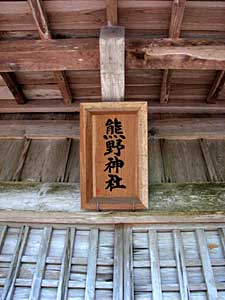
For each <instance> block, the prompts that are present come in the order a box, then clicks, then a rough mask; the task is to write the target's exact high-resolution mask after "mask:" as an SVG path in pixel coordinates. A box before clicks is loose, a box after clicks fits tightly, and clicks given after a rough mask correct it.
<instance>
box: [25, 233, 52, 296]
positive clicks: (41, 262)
mask: <svg viewBox="0 0 225 300" xmlns="http://www.w3.org/2000/svg"><path fill="white" fill-rule="evenodd" d="M51 234H52V227H45V228H44V230H43V234H42V240H41V245H40V249H39V255H38V259H37V264H36V269H35V273H34V276H33V280H32V286H31V292H30V297H29V300H38V299H39V296H40V292H41V283H42V279H43V275H44V271H45V263H46V257H47V255H48V249H49V244H50V238H51Z"/></svg>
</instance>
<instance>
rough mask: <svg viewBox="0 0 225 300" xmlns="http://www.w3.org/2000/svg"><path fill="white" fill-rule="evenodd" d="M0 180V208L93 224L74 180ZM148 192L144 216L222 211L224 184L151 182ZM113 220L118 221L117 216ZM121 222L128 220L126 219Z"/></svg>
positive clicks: (105, 221)
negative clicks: (57, 213) (58, 214)
mask: <svg viewBox="0 0 225 300" xmlns="http://www.w3.org/2000/svg"><path fill="white" fill-rule="evenodd" d="M0 183H1V186H0V211H1V210H7V211H8V210H19V211H27V210H33V211H38V210H41V211H46V212H55V211H62V212H65V213H69V212H70V213H72V214H74V217H73V218H75V216H76V215H77V217H78V218H81V219H82V218H85V216H86V217H87V219H86V223H88V222H89V223H92V221H93V219H92V217H90V218H89V216H96V215H94V214H93V215H92V214H91V213H90V214H89V212H88V211H82V210H81V209H80V186H79V184H77V183H75V184H72V183H70V184H68V183H49V184H46V183H34V182H30V183H26V182H4V181H1V182H0ZM149 191H150V193H149V199H150V209H149V210H146V211H145V215H151V214H153V213H156V212H158V213H161V214H164V213H165V214H168V213H169V214H171V213H174V214H176V213H182V212H183V213H186V214H196V213H199V214H200V213H210V212H211V213H212V212H214V213H217V212H224V213H225V203H224V197H225V183H162V184H151V185H150V188H149ZM177 199H179V201H178V200H177ZM136 213H137V212H136ZM97 214H98V213H97ZM82 215H83V217H82ZM100 215H101V214H100ZM104 215H105V216H106V217H107V214H104V213H102V216H104ZM122 215H123V214H121V215H120V213H118V214H116V213H115V214H113V215H112V216H110V214H109V215H108V217H112V218H113V216H122ZM125 215H126V214H125ZM131 215H132V213H131ZM137 216H138V214H137ZM6 218H7V215H6ZM115 220H117V221H118V219H115ZM107 221H109V219H108V218H106V219H105V218H104V223H105V224H106V223H107ZM24 222H25V221H24ZM34 222H35V221H34ZM49 222H50V221H49ZM82 222H84V220H83V221H82ZM123 222H125V223H126V222H127V223H129V221H126V220H124V221H123ZM116 223H117V222H116Z"/></svg>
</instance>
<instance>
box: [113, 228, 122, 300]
mask: <svg viewBox="0 0 225 300" xmlns="http://www.w3.org/2000/svg"><path fill="white" fill-rule="evenodd" d="M114 240H115V242H114V269H113V279H114V280H113V300H123V243H124V242H123V225H121V224H120V225H116V226H115V239H114Z"/></svg>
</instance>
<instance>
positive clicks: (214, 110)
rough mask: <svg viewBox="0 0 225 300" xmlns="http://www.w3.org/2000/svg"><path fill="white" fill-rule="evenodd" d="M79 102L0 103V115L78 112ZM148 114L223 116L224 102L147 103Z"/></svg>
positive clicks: (33, 101)
mask: <svg viewBox="0 0 225 300" xmlns="http://www.w3.org/2000/svg"><path fill="white" fill-rule="evenodd" d="M79 111H80V107H79V102H76V103H73V104H71V105H64V104H63V103H62V101H60V100H54V99H51V100H30V101H29V102H28V103H27V104H26V105H20V106H19V105H17V104H15V103H14V102H13V101H12V100H4V101H0V113H35V112H36V113H47V112H52V113H57V112H73V113H75V112H79ZM148 112H149V113H162V114H164V113H174V114H210V115H211V114H224V113H225V101H222V100H221V101H218V102H217V103H216V104H210V105H208V104H206V103H198V102H197V100H196V102H195V101H194V99H193V102H190V103H188V102H187V101H180V102H176V103H168V104H166V105H165V104H164V105H163V104H159V103H158V102H157V101H148Z"/></svg>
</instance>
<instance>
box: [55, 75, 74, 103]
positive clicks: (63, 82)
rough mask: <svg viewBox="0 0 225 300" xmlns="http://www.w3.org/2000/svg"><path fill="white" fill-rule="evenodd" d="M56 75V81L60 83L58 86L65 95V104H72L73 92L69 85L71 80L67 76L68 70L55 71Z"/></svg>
mask: <svg viewBox="0 0 225 300" xmlns="http://www.w3.org/2000/svg"><path fill="white" fill-rule="evenodd" d="M54 76H55V79H56V82H57V84H58V87H59V89H60V91H61V94H62V96H63V102H64V104H71V103H72V93H71V89H70V86H69V82H68V80H67V78H66V72H65V71H55V72H54Z"/></svg>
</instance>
